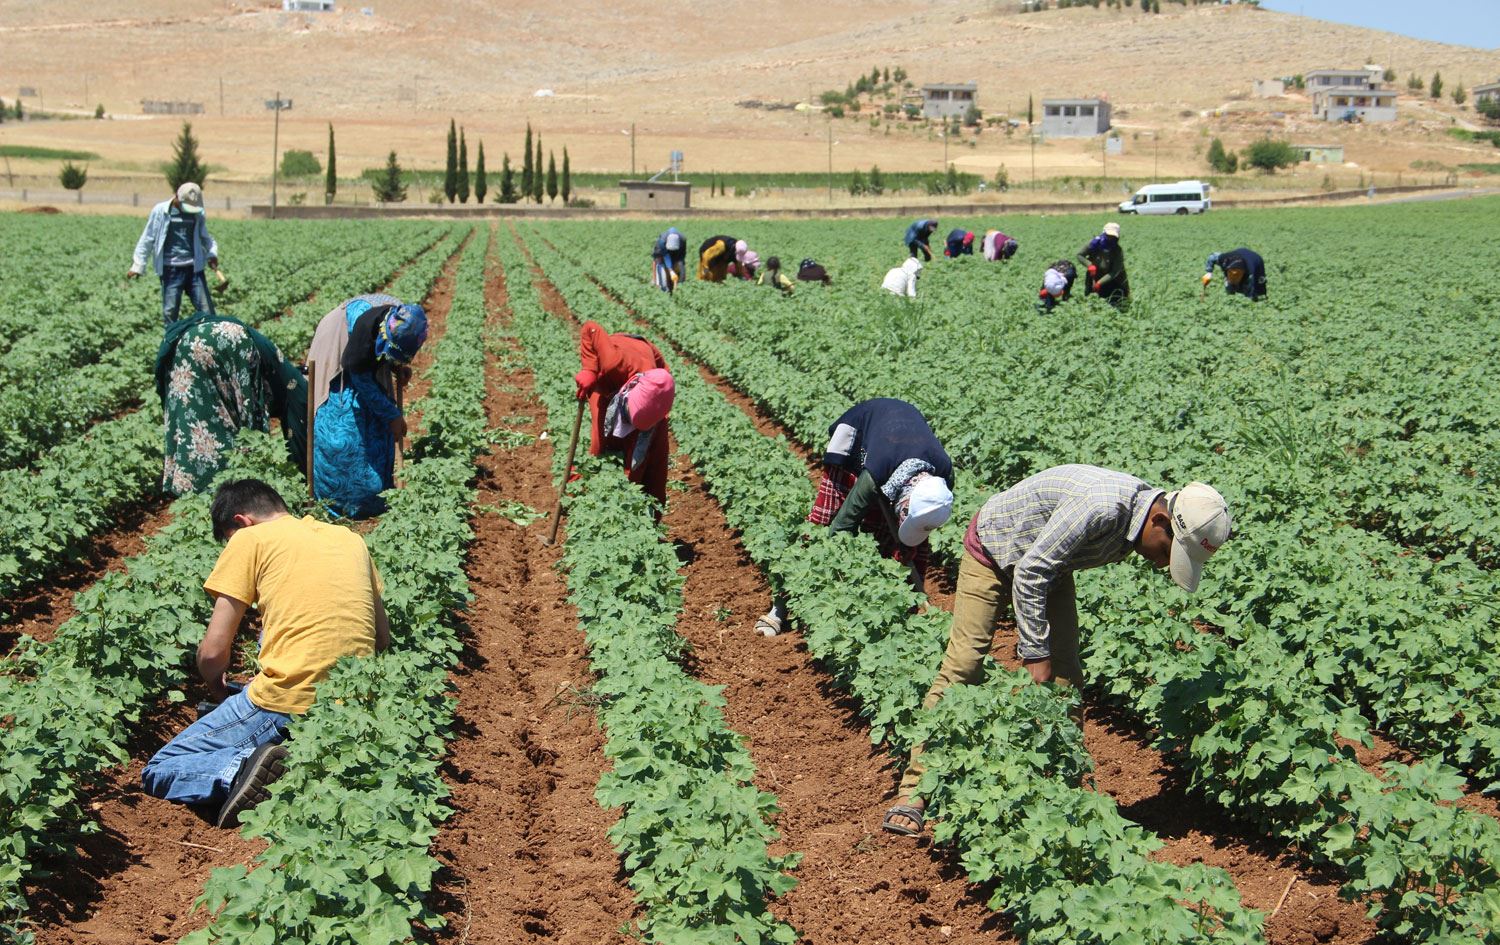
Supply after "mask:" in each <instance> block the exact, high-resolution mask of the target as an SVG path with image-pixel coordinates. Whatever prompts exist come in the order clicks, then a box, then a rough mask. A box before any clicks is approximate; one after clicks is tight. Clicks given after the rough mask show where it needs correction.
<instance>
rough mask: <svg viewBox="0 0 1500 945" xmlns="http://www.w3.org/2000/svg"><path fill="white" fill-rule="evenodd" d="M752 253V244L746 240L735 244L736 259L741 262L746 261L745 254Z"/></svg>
mask: <svg viewBox="0 0 1500 945" xmlns="http://www.w3.org/2000/svg"><path fill="white" fill-rule="evenodd" d="M748 252H750V244H749V243H747V242H745V241H744V240H737V241H736V242H735V244H734V258H735V259H736V260H738V261H739V262H744V261H745V254H746V253H748Z"/></svg>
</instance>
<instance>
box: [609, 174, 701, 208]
mask: <svg viewBox="0 0 1500 945" xmlns="http://www.w3.org/2000/svg"><path fill="white" fill-rule="evenodd" d="M620 189H621V190H622V191H623V192H622V193H621V194H620V206H622V207H624V208H625V209H626V210H687V209H690V208H691V207H692V205H693V185H692V183H690V182H689V181H685V180H682V181H676V180H622V181H620Z"/></svg>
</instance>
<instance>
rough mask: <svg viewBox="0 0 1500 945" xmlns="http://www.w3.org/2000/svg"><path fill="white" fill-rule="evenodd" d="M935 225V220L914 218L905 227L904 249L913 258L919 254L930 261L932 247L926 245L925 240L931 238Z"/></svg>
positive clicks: (935, 228) (936, 223) (936, 225)
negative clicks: (910, 223)
mask: <svg viewBox="0 0 1500 945" xmlns="http://www.w3.org/2000/svg"><path fill="white" fill-rule="evenodd" d="M937 227H938V221H936V220H915V221H913V222H912V225H911V226H909V227H907V228H906V237H905V239H904V240H903V242H904V243H905V244H906V251H907V252H909V253H911V255H912V258H913V259H915V258H917V257H918V256H921V257H922V258H923V259H925V260H927V261H928V262H932V247H931V246H929V245H927V241H928V240H930V239H932V234H933V233H934V232H936V231H937Z"/></svg>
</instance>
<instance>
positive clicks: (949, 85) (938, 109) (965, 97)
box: [922, 82, 979, 118]
mask: <svg viewBox="0 0 1500 945" xmlns="http://www.w3.org/2000/svg"><path fill="white" fill-rule="evenodd" d="M978 94H979V85H978V84H977V83H975V82H934V83H932V84H930V85H924V86H922V117H923V118H953V117H955V116H957V117H959V118H962V117H963V116H964V113H965V112H967V111H968V110H969V106H971V105H973V104H974V100H975V98H976V97H977V96H978Z"/></svg>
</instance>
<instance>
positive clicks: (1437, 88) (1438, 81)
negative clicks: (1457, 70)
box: [1427, 72, 1443, 99]
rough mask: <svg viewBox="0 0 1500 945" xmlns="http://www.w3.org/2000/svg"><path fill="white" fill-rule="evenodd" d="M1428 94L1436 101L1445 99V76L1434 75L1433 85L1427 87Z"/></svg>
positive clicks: (1440, 74)
mask: <svg viewBox="0 0 1500 945" xmlns="http://www.w3.org/2000/svg"><path fill="white" fill-rule="evenodd" d="M1427 94H1429V95H1431V96H1432V97H1433V98H1435V99H1438V98H1442V97H1443V74H1442V73H1441V72H1434V73H1433V74H1432V84H1430V85H1428V86H1427Z"/></svg>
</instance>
